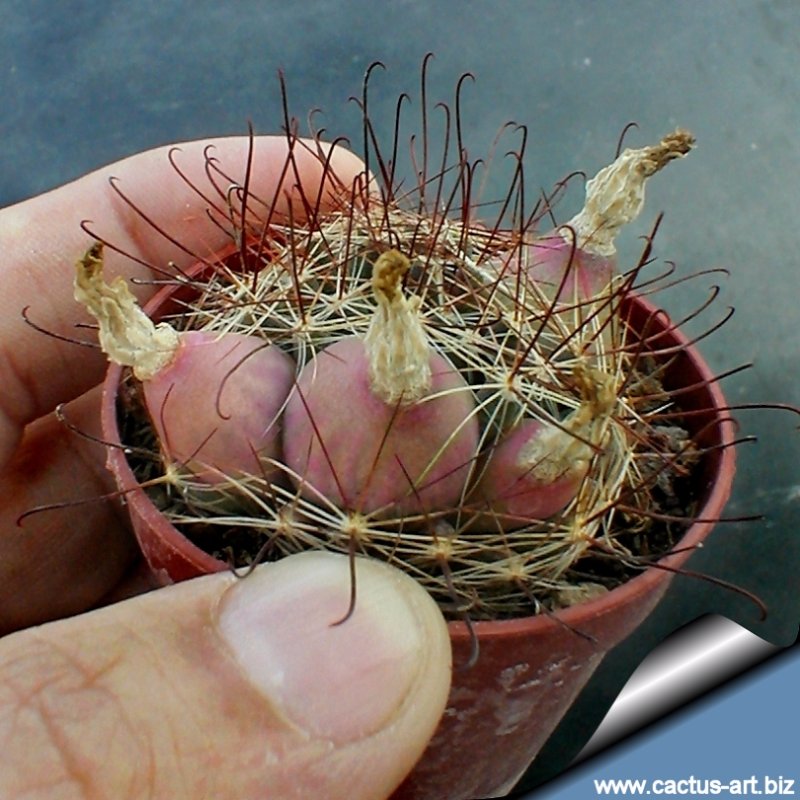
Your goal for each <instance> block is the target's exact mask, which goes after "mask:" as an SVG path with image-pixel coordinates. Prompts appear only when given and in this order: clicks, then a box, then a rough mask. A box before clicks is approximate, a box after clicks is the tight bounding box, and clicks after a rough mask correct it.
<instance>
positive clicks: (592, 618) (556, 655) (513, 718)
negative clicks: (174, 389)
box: [103, 289, 735, 800]
mask: <svg viewBox="0 0 800 800" xmlns="http://www.w3.org/2000/svg"><path fill="white" fill-rule="evenodd" d="M181 291H182V290H181ZM174 299H175V292H174V290H173V289H165V290H162V291H161V292H160V293H159V294H158V295H157V296H156V297H154V298H153V300H152V301H151V302H150V304H149V305H148V307H147V310H148V312H149V313H151V314H153V313H154V312H156V311H158V313H159V314H163V313H166V312H168V310H169V304H170V302H172V301H174ZM626 311H627V313H628V315H629V317H630V319H631V322H632V325H633V327H634V329H635V330H639V331H641V330H642V328H643V327H644V326H647V332H648V340H649V341H651V342H653V341H655V344H656V346H657V348H658V349H664V348H669V349H670V350H672V349H674V350H675V353H674V354H673V358H674V361H673V362H672V364H671V366H670V369H669V371H668V372H667V374H666V376H665V384H666V386H667V388H670V389H675V388H676V387H692V388H691V389H689V390H688V391H686V392H684V393H682V394H681V399H680V402H681V406H682V408H683V409H684V410H686V411H695V412H702V413H696V414H693V415H692V416H690V417H689V418H688V427H690V428H691V429H692V431H693V432H697V431H700V430H702V431H703V437H704V440H703V444H705V445H707V446H709V447H710V448H711V450H710V451H709V452H708V453H707V455H705V456H704V458H703V461H702V464H701V466H700V468H699V469H698V470H697V481H698V484H699V485H698V486H697V493H698V496H699V497H700V498H701V501H700V503H699V506H698V512H697V515H696V516H697V518H698V519H700V520H707V521H700V522H696V523H694V524H693V525H691V527H689V528H688V529H687V532H686V534H685V536H684V538H683V539H682V540H681V542H680V544H679V548H678V549H681V550H682V552H680V553H676V554H675V555H671V556H668V557H666V558H664V559H663V560H662V562H661V563H662V564H664V565H666V566H669V567H672V568H674V567H678V566H680V565H681V564H683V562H684V561H685V560H686V559H687V558H688V556H689V549H690V548H692V547H693V546H695V545H697V544H698V543H699V542H701V541H702V540H703V539H704V538H705V537H706V536H707V535H708V533H709V532H710V530H711V529H712V527H713V522H712V521H713V520H714V519H715V518H717V517H718V516H719V515H720V513H721V511H722V508H723V506H724V505H725V502H726V501H727V499H728V496H729V493H730V489H731V484H732V481H733V474H734V467H735V462H734V449H733V447H730V446H727V445H730V443H731V442H732V440H733V435H734V434H733V423H732V422H731V421H730V420H729V419H728V418H727V416H726V414H725V412H724V411H722V409H723V408H724V406H725V405H726V403H725V400H724V398H723V396H722V394H721V392H720V390H719V387H718V386H717V384H716V383H714V380H713V377H712V374H711V372H710V371H709V369H708V367H707V366H706V364H705V362H704V361H703V359H702V358H701V357H700V355H699V354H698V352H697V351H696V350H695V349H694V348H693V347H692V346H690V345H689V343H688V341H687V339H686V338H685V337H684V336H683V334H682V333H681V332H680V331H677V330H674V329H672V328H671V325H670V322H669V320H668V318H667V317H666V315H664V314H657V315H654V312H655V309H654V307H653V306H652V305H650V304H649V303H648V302H646V301H645V300H643V299H641V298H638V297H631V298H630V299H629V301H628V308H627V309H626ZM654 333H657V339H654V336H653V334H654ZM120 375H121V369H120V368H119V367H115V366H112V367H111V368H110V369H109V371H108V375H107V378H106V381H105V385H104V394H103V426H104V435H105V437H106V438H107V440H108V441H110V442H119V432H118V428H117V418H116V399H117V388H118V385H119V380H120ZM715 419H716V422H715V421H714V420H715ZM108 466H109V468H110V469H111V470H112V472H113V473H114V475H115V476H116V480H117V482H118V484H119V487H120V488H121V489H122V490H123V491H124V492H125V495H124V497H125V502H126V503H127V505H128V510H129V513H130V517H131V520H132V522H133V527H134V530H135V532H136V536H137V537H138V539H139V543H140V545H141V547H142V550H143V552H144V555H145V557H146V559H147V561H148V562H149V564H150V565H151V567H152V569H153V570H154V572H155V573H156V575H157V576H158V578H159V579H160V580H161V581H162V582H163V583H165V584H166V583H170V582H175V581H181V580H185V579H187V578H192V577H195V576H198V575H201V574H205V573H210V572H216V571H220V570H224V569H227V567H226V565H225V564H223V563H222V562H220V561H218V560H216V559H214V558H213V557H211V556H210V555H208V554H207V553H205V552H203V551H202V550H200V549H199V548H198V547H196V546H195V545H193V544H192V543H191V542H190V541H189V540H188V539H186V538H185V537H184V536H182V535H181V534H180V533H179V532H178V531H177V530H176V529H175V528H174V527H173V526H172V525H171V524H170V523H169V522H167V520H166V519H165V518H164V517H163V516H162V515H161V514H160V512H159V511H158V510H157V509H156V507H155V506H154V505H153V504H152V503H151V501H150V500H149V499H148V497H147V495H146V494H145V493H144V491H143V490H142V489H139V488H137V481H136V478H135V477H134V475H133V473H132V472H131V469H130V467H129V466H128V463H127V460H126V457H125V455H124V453H123V451H122V449H121V448H119V447H109V449H108ZM671 577H672V575H671V573H670V572H668V571H666V570H664V569H659V568H650V569H648V570H646V571H644V572H642V573H641V574H640V575H638V576H637V577H635V578H633V579H632V580H630V581H629V582H627V583H626V584H624V585H622V586H620V587H619V588H617V589H614V590H613V591H611V592H609V593H607V594H606V595H604V596H602V597H600V598H598V599H595V600H592V601H589V602H585V603H582V604H579V605H575V606H572V607H570V608H568V609H565V610H563V611H560V612H559V613H558V614H557V615H555V618H554V617H549V616H544V615H539V616H535V617H526V618H521V619H516V620H508V621H498V622H476V623H475V630H476V632H477V635H478V637H479V641H480V656H479V658H478V662H477V664H476V665H475V666H474V667H472V668H471V669H463V668H459V665H462V666H463V665H464V664H466V662H467V660H468V658H469V652H470V637H469V634H468V631H467V629H466V627H465V625H464V624H463V623H460V622H451V623H450V634H451V638H452V643H453V652H454V664H455V667H456V668H455V671H454V676H453V685H452V689H451V693H450V700H449V703H448V706H447V709H446V711H445V714H444V717H443V718H442V721H441V724H440V726H439V729H438V731H437V733H436V735H435V737H434V739H433V741H432V742H431V743H430V745H429V747H428V749H427V751H426V752H425V754H424V756H423V758H422V759H421V761H420V762H419V764H418V765H417V766H416V767H415V769H414V771H413V772H412V773H411V775H410V776H409V777H408V778H407V780H406V781H405V782H404V783H403V784H402V786H401V787H400V788H399V789H398V790H397V792H396V794H395V795H394V797H395V798H414V799H415V800H421V799H422V798H425V799H427V800H448V799H449V800H465V799H466V798H487V797H502V796H503V795H504V794H505V793H507V792H508V791H510V789H511V788H512V787H513V785H514V783H515V782H516V781H517V780H518V779H519V777H520V776H521V775H522V773H523V772H524V771H525V770H526V769H527V767H528V766H529V765H530V763H531V761H532V760H533V758H534V757H535V756H536V754H537V753H538V752H539V750H540V749H541V747H542V745H543V744H544V743H545V741H546V739H547V738H548V737H549V735H550V734H551V733H552V731H553V730H554V729H555V727H556V725H557V724H558V722H559V721H560V720H561V718H562V717H563V716H564V714H565V713H566V711H567V710H568V708H569V707H570V705H571V704H572V702H573V701H574V700H575V698H576V697H577V695H578V693H579V692H580V691H581V689H582V688H583V687H584V686H585V684H586V683H587V681H588V680H589V678H590V677H591V675H592V673H593V672H594V671H595V669H596V668H597V666H598V665H599V664H600V662H601V661H602V659H603V657H604V656H605V654H606V653H607V652H608V651H609V650H610V649H611V648H612V647H614V646H615V645H617V644H618V643H620V642H621V641H622V640H623V639H625V638H626V637H627V636H628V635H630V634H631V633H632V632H633V631H634V630H635V628H636V627H637V626H638V625H639V624H640V623H641V622H642V621H643V620H644V619H645V618H646V617H647V615H648V614H649V613H650V612H651V611H652V610H653V608H654V607H655V606H656V604H657V603H658V601H659V600H660V599H661V597H662V596H663V594H664V592H665V591H666V589H667V586H668V584H669V582H670V578H671ZM576 631H580V632H581V633H582V634H584V635H583V636H581V635H578V634H577V633H576Z"/></svg>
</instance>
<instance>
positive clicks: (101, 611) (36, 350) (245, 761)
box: [0, 137, 451, 800]
mask: <svg viewBox="0 0 800 800" xmlns="http://www.w3.org/2000/svg"><path fill="white" fill-rule="evenodd" d="M207 145H208V142H203V143H199V142H193V143H187V144H184V145H181V146H180V153H179V154H178V155H179V156H180V160H181V169H182V171H183V172H184V174H185V175H186V176H187V177H188V178H189V180H190V181H191V182H192V183H194V184H195V185H196V186H197V187H198V188H200V189H201V190H202V191H205V192H207V193H208V194H209V196H210V195H211V194H212V192H213V189H212V186H211V184H210V182H209V179H208V176H207V175H206V173H205V170H204V158H203V151H204V148H205V147H206V146H207ZM213 145H214V147H215V156H216V158H217V159H218V163H219V164H220V167H221V169H222V170H223V171H224V173H225V174H226V175H228V176H231V178H232V179H233V180H242V179H243V177H244V176H243V172H244V168H245V164H246V163H247V153H248V140H247V139H243V138H231V139H220V140H216V141H215V142H213ZM286 148H287V144H286V140H285V139H283V138H279V137H274V138H271V137H263V138H262V137H259V138H257V139H255V147H254V154H253V163H254V171H253V174H252V177H251V188H252V191H253V193H254V195H255V196H258V197H261V198H275V205H276V208H277V210H278V211H281V210H285V207H286V205H287V204H289V203H292V204H293V209H294V210H296V208H295V206H294V204H295V203H296V201H297V197H296V194H295V189H294V186H295V183H296V182H297V181H298V180H300V181H301V182H302V185H303V187H304V191H305V192H306V193H307V194H310V195H311V196H316V192H317V191H321V193H322V194H321V196H322V198H323V204H324V203H326V202H327V203H330V202H333V201H334V200H335V197H336V192H337V188H338V186H337V185H333V184H334V182H332V181H331V180H330V179H329V177H326V178H325V179H324V180H323V174H322V167H321V164H320V162H319V160H318V159H317V157H316V156H315V155H313V154H312V152H311V150H306V149H303V148H297V150H296V156H295V157H296V164H297V174H295V175H290V176H289V177H286V176H285V175H284V174H283V173H282V167H283V164H284V163H285V159H286ZM331 164H332V173H333V174H335V175H337V176H338V177H339V178H340V179H341V181H342V183H343V184H345V185H346V184H348V183H349V182H350V181H351V180H352V179H353V177H355V175H357V174H359V173H360V172H361V171H362V170H363V165H362V164H361V162H359V161H358V159H357V158H356V157H355V156H353V155H352V154H350V153H349V152H347V151H346V150H344V149H342V148H337V149H336V150H335V151H334V153H333V155H332V157H331ZM112 175H113V176H116V177H117V178H118V179H119V181H120V186H122V187H124V190H125V194H126V195H127V196H128V197H130V198H131V199H132V200H133V201H134V202H135V203H136V204H137V206H139V207H140V208H141V209H142V210H143V211H144V212H145V213H146V214H147V215H148V216H150V217H151V218H153V219H158V220H159V225H160V227H161V228H162V229H163V230H165V231H167V232H171V233H173V234H174V236H175V239H176V240H177V241H180V242H181V243H182V244H184V245H185V246H186V248H187V250H189V251H193V252H195V253H209V254H210V253H213V252H214V251H215V250H217V249H219V248H220V247H221V246H223V245H224V244H225V237H224V234H223V233H222V232H221V230H220V229H219V227H218V226H217V225H215V224H214V222H213V221H212V220H211V219H210V218H209V216H208V214H207V208H206V207H207V203H205V201H203V199H202V198H201V197H199V196H198V194H197V193H195V192H193V191H192V190H191V189H190V188H189V186H188V185H187V184H186V183H185V182H183V181H181V180H179V179H178V177H177V175H176V173H175V172H174V170H173V168H172V167H171V165H170V164H169V161H168V159H167V149H166V148H160V149H157V150H153V151H148V152H146V153H141V154H139V155H136V156H133V157H131V158H129V159H126V160H124V161H121V162H119V163H117V164H114V165H112V166H111V167H108V168H104V169H102V170H99V171H98V172H95V173H92V174H90V175H87V176H85V177H84V178H81V179H80V180H77V181H75V182H74V183H71V184H69V185H67V186H64V187H61V188H59V189H56V190H53V191H52V192H49V193H47V194H45V195H42V196H40V197H37V198H34V199H32V200H29V201H26V202H23V203H20V204H18V205H15V206H11V207H9V208H6V209H2V210H0V242H2V254H3V255H2V263H0V274H2V277H3V292H2V293H0V387H2V389H1V390H0V526H2V527H0V530H1V531H2V536H1V537H0V633H2V634H5V636H4V637H3V638H2V639H0V745H1V746H0V797H3V798H6V799H7V800H14V799H15V798H22V797H24V798H26V799H31V800H32V799H33V798H39V797H41V798H47V800H58V799H59V798H70V800H74V799H75V798H84V799H86V800H88V799H89V798H92V799H94V798H119V797H129V798H170V800H181V798H187V800H189V799H190V798H191V800H195V799H196V798H214V800H224V799H225V798H236V800H247V799H248V798H277V800H281V799H282V798H289V797H292V798H294V797H324V798H329V799H330V800H336V798H353V800H367V799H368V798H385V797H388V796H389V794H390V793H391V792H392V791H393V789H394V788H395V787H396V786H397V785H398V784H399V782H400V781H401V780H402V778H403V777H404V776H405V774H407V772H408V771H409V770H410V769H411V767H412V766H413V764H414V763H415V761H416V760H417V759H418V758H419V756H420V755H421V753H422V751H423V750H424V748H425V746H426V744H427V742H428V740H429V738H430V737H431V736H432V734H433V732H434V730H435V728H436V725H437V723H438V721H439V718H440V716H441V714H442V711H443V710H444V707H445V704H446V700H447V694H448V691H449V685H450V675H451V665H450V660H451V654H450V644H449V637H448V633H447V626H446V624H445V621H444V619H443V617H442V615H441V613H440V612H439V610H438V608H437V607H436V605H435V603H434V602H433V601H432V600H431V598H430V597H429V596H428V595H427V593H426V592H425V591H424V590H423V589H422V588H421V587H420V586H418V585H417V584H416V583H415V582H414V581H413V580H412V579H410V578H408V577H407V576H404V575H402V574H401V573H399V572H398V571H396V570H394V569H393V568H391V567H388V566H386V565H384V564H380V563H377V562H372V561H367V560H364V559H359V560H358V562H357V568H356V580H357V587H358V598H357V602H356V605H355V610H354V613H353V615H352V616H351V617H350V618H349V619H348V620H347V621H346V622H344V623H343V624H340V625H336V624H334V623H336V622H337V621H340V620H341V619H342V617H343V616H344V613H345V612H346V610H347V608H348V604H349V596H350V569H349V564H348V561H347V558H345V557H342V556H337V555H333V554H329V553H305V554H301V555H298V556H293V557H291V558H287V559H284V560H282V561H280V562H277V563H273V564H269V565H264V566H261V567H259V568H257V569H256V570H255V571H254V572H253V573H252V574H251V575H250V576H248V577H247V578H246V579H238V578H236V577H235V576H233V575H231V574H226V573H220V574H217V575H210V576H206V577H203V578H198V579H195V580H192V581H188V582H186V583H183V584H180V585H176V586H172V587H168V588H165V589H159V590H158V591H152V592H149V593H144V594H136V592H137V591H140V590H141V587H140V585H139V584H138V583H137V582H136V581H135V580H131V578H130V576H131V575H134V576H135V575H137V574H141V573H137V569H138V568H137V564H138V551H137V548H136V545H135V542H134V540H133V538H132V536H131V534H130V530H129V527H128V525H127V523H126V521H125V520H124V519H123V517H122V510H121V508H120V504H119V503H118V502H113V503H112V502H103V501H97V498H99V497H100V496H102V495H103V494H105V493H109V492H113V486H112V485H111V482H110V480H109V478H108V476H107V474H106V471H105V469H104V466H103V464H104V457H105V454H104V447H103V446H102V444H99V443H98V442H96V441H92V440H91V438H89V437H91V436H97V437H99V436H100V431H99V390H98V388H97V384H98V383H99V381H100V380H101V378H102V375H103V371H104V369H105V357H104V356H103V355H102V353H100V352H99V350H97V349H96V348H91V347H80V346H77V345H73V344H69V343H66V342H64V341H61V340H59V339H58V338H55V337H52V336H47V335H45V334H43V333H40V332H38V331H36V330H35V329H34V328H33V327H31V325H29V324H28V323H27V322H26V321H25V318H24V314H23V310H25V315H27V316H28V318H29V319H30V320H31V321H32V322H33V323H35V325H36V326H38V327H40V328H42V329H44V330H47V331H50V332H52V333H55V334H57V335H60V336H68V337H75V336H76V331H77V332H80V330H81V329H80V328H76V325H78V324H79V323H86V322H88V318H87V317H86V316H85V314H84V312H82V310H81V309H80V308H79V307H78V304H77V303H75V302H74V300H73V299H72V280H73V275H74V271H73V269H74V263H75V262H76V261H77V259H78V258H80V256H81V255H82V254H83V252H84V251H85V250H86V248H87V247H88V245H89V244H90V243H91V240H90V238H89V236H88V235H87V234H86V233H84V232H83V230H82V229H81V227H80V222H81V220H85V219H90V220H92V221H93V230H95V231H97V232H98V234H99V235H101V236H102V237H103V238H104V239H107V240H108V241H111V242H113V243H114V244H115V245H118V246H119V247H120V248H121V249H122V250H124V251H126V252H128V253H129V254H133V255H134V256H135V257H137V258H138V259H140V261H141V263H137V262H136V261H131V260H130V259H128V258H124V257H122V256H119V255H118V254H117V253H115V252H114V251H113V250H109V249H107V257H106V268H107V270H108V273H109V277H110V278H111V277H113V276H114V275H115V274H124V275H125V276H126V277H128V278H132V279H136V278H139V279H142V280H145V281H146V280H147V279H151V278H152V277H153V274H152V272H151V270H150V269H149V267H147V266H146V265H147V264H157V265H167V264H168V263H170V262H173V263H175V264H176V265H177V266H178V267H179V268H183V267H188V266H189V265H190V264H191V263H192V262H193V261H194V260H195V259H194V258H193V257H192V256H191V255H189V253H187V252H186V251H184V250H183V249H182V248H181V247H179V246H177V245H176V244H175V242H173V241H171V239H170V238H169V237H166V236H163V235H161V234H159V233H158V232H157V231H156V230H155V229H154V228H153V227H152V226H149V225H147V224H146V223H144V222H143V220H142V218H141V217H140V216H139V215H137V214H136V213H135V212H133V211H132V209H131V208H130V206H128V205H127V204H126V203H124V202H123V201H122V200H121V198H120V197H119V195H118V194H117V193H115V192H114V191H113V189H112V188H111V186H110V185H109V181H108V179H109V177H110V176H112ZM134 288H135V291H136V292H137V295H138V297H139V299H140V301H144V300H146V298H147V297H148V296H149V295H150V294H152V292H153V291H154V287H153V286H152V285H149V286H148V285H146V284H141V285H136V284H135V282H134ZM86 339H87V340H90V339H91V334H88V335H87V336H86ZM60 404H63V416H65V417H66V418H67V419H68V421H69V423H70V427H73V428H75V429H77V430H80V431H82V432H84V433H86V434H89V437H87V436H81V435H77V434H76V433H75V432H74V431H71V430H70V429H69V427H68V426H65V425H64V423H63V422H62V421H61V420H59V419H58V418H57V417H56V414H55V409H56V407H57V406H59V405H60ZM86 500H92V502H83V503H80V502H78V501H86ZM53 503H56V504H61V507H59V508H57V509H53V510H50V511H42V512H39V513H34V514H30V515H29V516H25V517H24V518H23V519H22V521H21V522H20V521H19V518H20V515H22V514H23V513H24V512H26V511H29V510H30V509H32V508H34V507H37V506H40V505H48V504H53ZM127 595H134V596H130V597H126V596H127ZM118 597H126V599H123V600H122V601H120V602H110V600H113V599H117V598H118ZM90 609H93V610H90ZM67 617H68V618H67Z"/></svg>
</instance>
